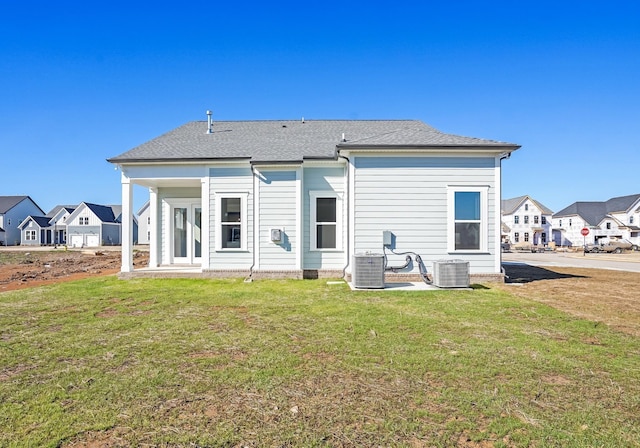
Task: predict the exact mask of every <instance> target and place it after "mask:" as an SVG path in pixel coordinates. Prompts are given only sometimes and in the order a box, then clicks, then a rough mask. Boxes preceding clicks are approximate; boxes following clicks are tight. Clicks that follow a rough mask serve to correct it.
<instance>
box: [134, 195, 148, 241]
mask: <svg viewBox="0 0 640 448" xmlns="http://www.w3.org/2000/svg"><path fill="white" fill-rule="evenodd" d="M137 215H138V244H149V236H150V232H151V231H150V230H149V229H150V228H151V208H150V207H149V201H147V202H145V203H144V205H143V206H142V207H140V210H138V213H137Z"/></svg>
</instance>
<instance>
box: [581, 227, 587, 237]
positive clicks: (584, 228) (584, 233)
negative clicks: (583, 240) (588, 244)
mask: <svg viewBox="0 0 640 448" xmlns="http://www.w3.org/2000/svg"><path fill="white" fill-rule="evenodd" d="M580 233H581V234H582V236H587V235H589V229H587V228H586V227H583V228H582V230H581V231H580Z"/></svg>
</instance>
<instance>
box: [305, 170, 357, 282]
mask: <svg viewBox="0 0 640 448" xmlns="http://www.w3.org/2000/svg"><path fill="white" fill-rule="evenodd" d="M303 179H304V191H303V195H302V201H303V204H304V206H303V218H304V219H303V225H302V231H303V233H304V258H303V268H304V269H310V270H314V269H342V268H344V266H345V264H346V260H345V253H346V244H347V239H346V230H347V222H348V219H349V216H348V213H347V210H346V202H347V201H346V190H347V188H346V173H345V168H344V167H313V168H305V169H304V176H303ZM310 191H339V192H342V193H345V194H343V212H342V221H343V222H342V229H343V235H342V250H341V251H333V252H320V251H311V250H310V248H311V230H310V228H311V222H310V220H311V204H310V198H309V192H310Z"/></svg>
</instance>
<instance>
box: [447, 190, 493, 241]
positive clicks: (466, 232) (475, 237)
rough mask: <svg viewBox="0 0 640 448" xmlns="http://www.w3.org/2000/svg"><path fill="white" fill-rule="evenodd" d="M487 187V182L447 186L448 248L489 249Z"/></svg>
mask: <svg viewBox="0 0 640 448" xmlns="http://www.w3.org/2000/svg"><path fill="white" fill-rule="evenodd" d="M488 190H489V187H486V186H482V187H480V186H478V187H474V186H450V187H449V188H448V192H447V195H448V198H447V206H448V216H449V224H448V227H449V230H448V243H447V247H448V250H449V252H455V251H486V250H487V247H488V241H487V240H488V230H487V229H488V223H487V219H488V215H489V212H488V205H487V196H488Z"/></svg>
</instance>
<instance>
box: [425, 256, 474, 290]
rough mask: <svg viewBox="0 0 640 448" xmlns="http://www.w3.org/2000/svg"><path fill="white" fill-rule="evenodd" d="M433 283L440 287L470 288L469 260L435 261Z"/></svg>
mask: <svg viewBox="0 0 640 448" xmlns="http://www.w3.org/2000/svg"><path fill="white" fill-rule="evenodd" d="M433 285H434V286H437V287H439V288H468V287H469V262H468V261H462V260H438V261H434V262H433Z"/></svg>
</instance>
